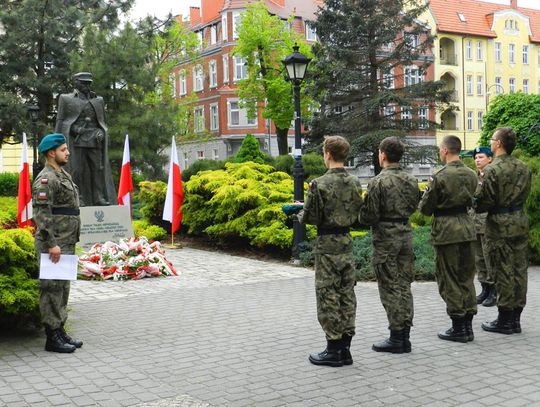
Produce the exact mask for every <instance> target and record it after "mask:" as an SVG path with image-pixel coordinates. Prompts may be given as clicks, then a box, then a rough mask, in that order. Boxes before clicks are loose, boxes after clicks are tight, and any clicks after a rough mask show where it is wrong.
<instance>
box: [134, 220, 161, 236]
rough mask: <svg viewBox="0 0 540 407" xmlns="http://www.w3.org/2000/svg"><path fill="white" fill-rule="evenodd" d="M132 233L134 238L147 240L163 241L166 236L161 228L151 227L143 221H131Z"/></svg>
mask: <svg viewBox="0 0 540 407" xmlns="http://www.w3.org/2000/svg"><path fill="white" fill-rule="evenodd" d="M133 232H134V233H135V237H141V236H145V237H146V238H147V239H148V240H158V241H159V240H163V239H165V237H166V236H167V231H166V230H165V229H163V228H162V227H161V226H157V225H151V224H150V223H148V222H147V221H145V220H135V221H133Z"/></svg>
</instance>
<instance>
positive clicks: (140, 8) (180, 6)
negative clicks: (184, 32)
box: [131, 0, 540, 19]
mask: <svg viewBox="0 0 540 407" xmlns="http://www.w3.org/2000/svg"><path fill="white" fill-rule="evenodd" d="M448 1H452V0H448ZM484 1H485V0H484ZM489 2H490V3H499V4H508V5H509V4H510V0H490V1H489ZM200 5H201V2H200V0H136V1H135V6H134V7H133V10H132V11H131V18H133V19H138V18H142V17H144V16H146V15H147V14H152V15H155V16H157V17H164V16H166V15H167V14H168V13H169V12H171V13H172V14H173V15H176V14H182V15H183V16H189V7H190V6H200ZM518 5H519V6H520V7H528V8H535V9H540V0H518Z"/></svg>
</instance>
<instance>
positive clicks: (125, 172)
mask: <svg viewBox="0 0 540 407" xmlns="http://www.w3.org/2000/svg"><path fill="white" fill-rule="evenodd" d="M131 191H133V180H132V179H131V164H130V159H129V136H128V135H127V134H126V141H125V143H124V158H122V170H121V171H120V185H119V186H118V205H125V206H129V211H130V213H131Z"/></svg>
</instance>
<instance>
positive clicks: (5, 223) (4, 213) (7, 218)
mask: <svg viewBox="0 0 540 407" xmlns="http://www.w3.org/2000/svg"><path fill="white" fill-rule="evenodd" d="M16 227H17V198H16V197H11V196H0V229H11V228H16Z"/></svg>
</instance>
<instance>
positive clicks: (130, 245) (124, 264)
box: [79, 236, 178, 281]
mask: <svg viewBox="0 0 540 407" xmlns="http://www.w3.org/2000/svg"><path fill="white" fill-rule="evenodd" d="M79 270H80V272H81V274H82V276H83V278H86V279H89V280H93V279H100V280H114V281H118V280H139V279H141V278H144V277H160V276H177V275H178V273H177V271H176V270H175V269H174V267H173V265H172V264H171V263H170V262H169V261H167V259H166V258H165V251H164V250H163V248H162V247H161V243H160V242H157V241H156V242H152V243H150V242H149V241H148V239H147V238H146V237H144V236H141V237H138V238H136V237H132V238H129V239H122V240H120V242H119V243H114V242H105V243H103V244H99V243H96V244H95V245H94V246H92V248H91V249H90V250H89V251H88V252H86V253H84V254H82V255H81V256H79Z"/></svg>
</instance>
